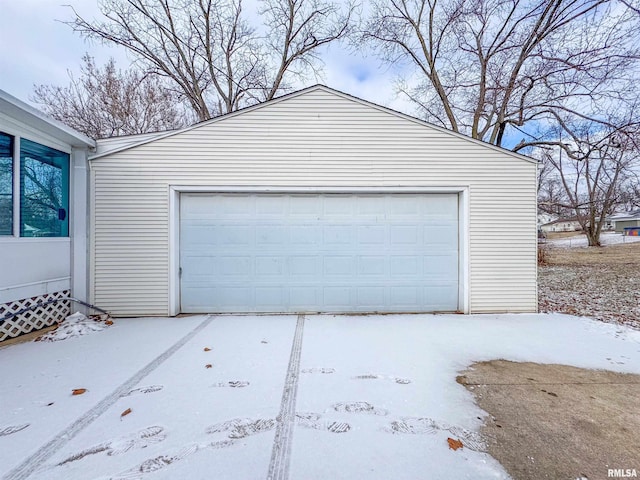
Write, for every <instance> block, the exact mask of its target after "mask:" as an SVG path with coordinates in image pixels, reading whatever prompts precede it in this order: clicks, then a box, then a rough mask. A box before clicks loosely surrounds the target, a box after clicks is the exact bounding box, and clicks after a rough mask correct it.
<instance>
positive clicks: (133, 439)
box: [58, 426, 167, 466]
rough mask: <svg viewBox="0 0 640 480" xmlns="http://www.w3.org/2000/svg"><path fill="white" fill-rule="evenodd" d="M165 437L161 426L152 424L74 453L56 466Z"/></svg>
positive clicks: (122, 450) (119, 450)
mask: <svg viewBox="0 0 640 480" xmlns="http://www.w3.org/2000/svg"><path fill="white" fill-rule="evenodd" d="M166 437H167V435H166V434H165V433H164V428H163V427H158V426H153V427H147V428H143V429H142V430H139V431H137V432H134V433H132V434H129V435H126V436H123V437H120V438H116V439H113V440H109V441H107V442H104V443H100V444H98V445H94V446H92V447H89V448H87V449H85V450H82V451H80V452H78V453H75V454H73V455H71V456H70V457H67V458H66V459H64V460H63V461H61V462H60V463H58V466H60V465H64V464H66V463H71V462H75V461H78V460H81V459H83V458H84V457H87V456H89V455H95V454H97V453H102V452H106V453H107V455H109V456H113V455H121V454H123V453H126V452H128V451H129V450H133V449H138V448H146V447H148V446H149V445H152V444H154V443H159V442H162V441H163V440H164V439H165V438H166Z"/></svg>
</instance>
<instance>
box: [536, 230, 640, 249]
mask: <svg viewBox="0 0 640 480" xmlns="http://www.w3.org/2000/svg"><path fill="white" fill-rule="evenodd" d="M633 242H640V237H632V236H629V235H627V236H625V235H622V234H621V233H615V232H603V233H602V234H600V244H601V245H603V246H604V245H619V244H621V243H633ZM545 243H546V244H547V245H550V246H553V247H559V248H574V247H588V246H589V242H588V241H587V236H586V235H583V234H579V235H576V236H574V237H565V238H554V239H547V240H546V241H545Z"/></svg>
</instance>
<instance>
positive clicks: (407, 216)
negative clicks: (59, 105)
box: [90, 86, 537, 316]
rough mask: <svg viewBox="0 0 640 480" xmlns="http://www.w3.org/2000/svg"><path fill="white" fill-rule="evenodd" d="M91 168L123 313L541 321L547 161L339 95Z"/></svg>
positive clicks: (104, 262)
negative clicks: (489, 316)
mask: <svg viewBox="0 0 640 480" xmlns="http://www.w3.org/2000/svg"><path fill="white" fill-rule="evenodd" d="M90 163H91V185H92V188H91V193H90V199H91V215H90V216H91V219H92V223H91V227H90V234H91V237H90V268H91V275H90V279H91V285H90V300H91V303H94V304H96V305H98V306H101V307H103V308H106V309H107V310H109V311H110V312H112V313H113V314H115V315H120V316H129V315H176V314H179V313H201V312H376V311H377V312H439V311H460V312H465V313H468V312H473V313H475V312H506V311H511V312H534V311H536V310H537V281H536V273H537V270H536V244H537V235H536V162H535V161H533V160H531V159H529V158H527V157H524V156H521V155H517V154H515V153H512V152H509V151H506V150H503V149H500V148H497V147H493V146H491V145H488V144H485V143H482V142H479V141H476V140H472V139H470V138H467V137H465V136H462V135H459V134H456V133H452V132H450V131H448V130H445V129H442V128H439V127H436V126H433V125H430V124H428V123H425V122H423V121H420V120H417V119H415V118H412V117H409V116H407V115H403V114H401V113H398V112H395V111H392V110H389V109H386V108H383V107H380V106H378V105H375V104H372V103H369V102H366V101H364V100H361V99H358V98H355V97H352V96H349V95H346V94H344V93H341V92H338V91H335V90H332V89H330V88H327V87H324V86H314V87H310V88H307V89H304V90H301V91H299V92H295V93H292V94H290V95H286V96H284V97H281V98H278V99H275V100H272V101H270V102H267V103H264V104H260V105H256V106H253V107H250V108H246V109H244V110H241V111H238V112H235V113H231V114H227V115H224V116H221V117H218V118H214V119H212V120H209V121H207V122H203V123H200V124H197V125H194V126H192V127H189V128H186V129H183V130H180V131H175V132H169V133H164V134H155V135H145V136H141V137H138V138H136V137H126V138H122V139H111V140H107V141H99V142H98V151H97V154H96V155H94V156H93V157H91V159H90Z"/></svg>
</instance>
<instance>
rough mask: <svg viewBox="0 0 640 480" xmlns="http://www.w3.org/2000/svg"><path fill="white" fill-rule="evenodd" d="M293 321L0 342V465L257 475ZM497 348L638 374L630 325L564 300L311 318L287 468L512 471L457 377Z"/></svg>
mask: <svg viewBox="0 0 640 480" xmlns="http://www.w3.org/2000/svg"><path fill="white" fill-rule="evenodd" d="M198 328H200V330H197V329H198ZM295 330H296V317H295V316H284V315H283V316H232V315H229V316H218V317H212V318H208V317H206V316H192V317H184V318H176V319H165V318H136V319H119V320H117V321H116V322H115V324H114V325H113V326H111V327H110V328H108V329H106V330H103V331H101V332H99V333H96V334H93V335H85V336H81V337H69V338H67V339H66V340H64V341H58V342H47V343H43V342H37V343H33V342H31V343H24V344H18V345H12V346H8V347H5V348H0V364H2V365H4V366H5V369H4V371H3V391H2V408H1V409H0V476H2V477H3V478H5V479H6V480H9V479H12V480H13V479H17V478H34V479H35V478H37V479H51V480H56V479H69V480H73V479H83V480H84V479H90V478H94V479H95V478H99V479H107V478H119V479H124V478H127V479H145V480H146V479H149V480H154V479H175V478H190V479H198V478H209V477H213V478H238V479H243V478H267V473H268V471H269V465H270V461H271V457H272V450H273V446H274V441H275V439H276V435H275V434H276V430H277V428H278V422H279V421H280V420H282V419H279V418H278V416H279V412H280V411H281V402H282V398H283V391H284V390H285V379H286V378H287V368H288V365H289V361H290V357H291V358H293V357H292V356H291V348H292V342H293V340H294V334H295ZM190 332H192V336H191V337H190V336H187V335H188V334H190ZM185 336H186V337H185ZM180 339H185V340H183V341H184V344H183V345H181V344H178V346H177V348H174V349H173V350H171V347H172V346H174V345H175V344H176V342H179V341H180ZM207 349H209V350H207ZM172 351H175V352H174V353H173V354H167V353H165V352H172ZM496 358H504V359H509V360H514V361H532V362H541V363H560V364H568V365H575V366H578V367H584V368H600V369H608V370H613V371H619V372H631V373H640V332H638V331H635V330H632V329H628V328H625V327H622V326H616V325H611V324H603V323H601V322H596V321H593V320H590V319H587V318H579V317H571V316H568V315H561V314H547V315H542V314H541V315H534V314H520V315H369V316H332V315H325V316H320V315H309V316H306V318H305V324H304V331H303V340H302V351H301V356H300V365H299V372H300V373H299V375H297V376H296V378H298V386H297V395H294V397H293V398H294V401H295V412H296V415H295V419H291V421H292V422H295V425H294V427H293V437H292V448H291V452H290V455H291V456H290V467H289V468H290V471H289V478H292V479H295V478H305V479H312V480H313V479H318V480H320V479H326V478H331V479H353V478H367V479H374V480H375V479H388V478H394V479H415V478H425V475H426V476H428V477H429V478H456V479H500V478H508V475H507V474H506V472H505V471H504V470H503V468H502V467H501V466H500V464H499V463H498V462H497V461H496V460H495V459H493V458H492V457H491V456H489V455H488V454H487V453H485V452H484V451H483V448H484V447H483V443H484V439H482V438H480V436H479V435H478V431H479V427H480V425H481V424H482V421H483V420H482V419H483V417H484V416H485V415H486V414H485V412H483V411H482V410H480V409H479V408H478V407H477V406H476V405H475V403H474V399H473V397H472V395H471V394H470V393H469V392H468V391H467V390H466V389H465V388H464V387H463V386H461V385H459V384H458V383H456V380H455V379H456V376H457V375H458V373H459V372H460V371H462V370H464V369H465V368H466V367H467V366H469V365H470V364H472V363H473V362H475V361H482V360H490V359H496ZM208 364H210V365H212V367H211V368H206V365H208ZM139 372H143V374H140V373H139ZM131 379H135V380H139V381H137V383H135V384H132V383H131ZM123 385H124V386H128V385H130V387H131V388H126V389H123ZM76 388H85V389H87V391H86V392H85V393H84V394H82V395H76V396H74V395H72V394H71V392H72V390H73V389H76ZM287 388H289V387H287ZM102 406H104V408H103V407H102ZM96 407H99V411H97V413H95V412H96V410H95V409H96ZM128 409H130V413H128V414H127V415H124V416H123V413H125V412H126V411H127V410H128ZM88 412H90V413H91V414H90V415H88V416H87V413H88ZM25 425H27V426H26V427H25ZM79 425H80V426H84V428H80V427H78V426H79ZM449 437H452V438H456V439H462V441H463V443H464V445H465V447H463V448H461V449H458V450H456V451H454V450H452V449H450V448H449V447H448V444H447V438H449ZM52 445H53V447H52ZM54 447H55V448H54ZM32 456H33V457H32ZM30 457H32V458H31V460H28V459H29V458H30Z"/></svg>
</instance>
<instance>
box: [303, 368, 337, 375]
mask: <svg viewBox="0 0 640 480" xmlns="http://www.w3.org/2000/svg"><path fill="white" fill-rule="evenodd" d="M335 371H336V369H335V368H322V367H312V368H303V369H302V370H300V373H325V374H328V373H335Z"/></svg>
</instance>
